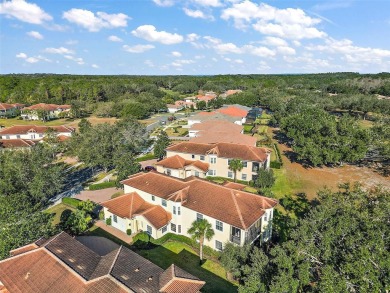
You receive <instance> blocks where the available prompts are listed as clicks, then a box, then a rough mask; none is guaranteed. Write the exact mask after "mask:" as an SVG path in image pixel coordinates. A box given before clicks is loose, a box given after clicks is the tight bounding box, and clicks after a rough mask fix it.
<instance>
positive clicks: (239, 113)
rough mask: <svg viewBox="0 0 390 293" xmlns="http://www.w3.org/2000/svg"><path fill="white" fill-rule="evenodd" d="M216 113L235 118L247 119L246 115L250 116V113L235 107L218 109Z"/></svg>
mask: <svg viewBox="0 0 390 293" xmlns="http://www.w3.org/2000/svg"><path fill="white" fill-rule="evenodd" d="M216 112H219V113H222V114H225V115H229V116H233V117H246V115H248V111H246V110H244V109H240V108H238V107H235V106H229V107H226V108H221V109H217V110H216Z"/></svg>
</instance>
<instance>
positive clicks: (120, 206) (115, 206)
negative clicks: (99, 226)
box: [101, 192, 172, 229]
mask: <svg viewBox="0 0 390 293" xmlns="http://www.w3.org/2000/svg"><path fill="white" fill-rule="evenodd" d="M101 205H102V206H104V207H106V208H107V209H108V210H109V211H110V212H111V213H113V214H114V215H117V216H119V217H121V218H127V219H131V218H133V217H134V216H137V215H142V216H144V217H145V218H146V219H147V220H148V221H149V222H150V223H151V224H152V225H153V226H154V227H155V228H156V229H160V228H161V227H164V226H165V225H167V224H168V223H169V221H170V220H171V219H172V215H171V214H170V213H168V212H166V211H165V210H164V209H163V208H162V207H161V206H159V205H153V204H150V203H148V202H146V201H145V200H144V199H143V198H142V197H140V196H139V195H138V194H137V193H136V192H132V193H129V194H124V195H122V196H119V197H117V198H114V199H110V200H108V201H105V202H102V203H101Z"/></svg>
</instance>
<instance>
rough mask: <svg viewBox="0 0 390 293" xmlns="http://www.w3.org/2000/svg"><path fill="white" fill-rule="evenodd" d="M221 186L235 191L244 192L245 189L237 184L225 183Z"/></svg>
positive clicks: (242, 185)
mask: <svg viewBox="0 0 390 293" xmlns="http://www.w3.org/2000/svg"><path fill="white" fill-rule="evenodd" d="M223 186H225V187H228V188H231V189H236V190H244V188H245V187H246V185H245V184H241V183H237V182H226V183H224V184H223Z"/></svg>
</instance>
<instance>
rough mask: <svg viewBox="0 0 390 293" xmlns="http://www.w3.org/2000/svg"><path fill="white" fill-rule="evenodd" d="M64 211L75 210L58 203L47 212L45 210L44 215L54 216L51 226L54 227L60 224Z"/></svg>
mask: <svg viewBox="0 0 390 293" xmlns="http://www.w3.org/2000/svg"><path fill="white" fill-rule="evenodd" d="M65 210H71V211H75V210H76V209H75V208H74V207H72V206H69V205H66V204H63V203H60V204H57V205H55V206H53V207H51V208H48V209H47V210H45V213H49V214H54V218H53V222H52V225H53V226H56V225H57V224H59V223H60V219H61V214H62V212H63V211H65Z"/></svg>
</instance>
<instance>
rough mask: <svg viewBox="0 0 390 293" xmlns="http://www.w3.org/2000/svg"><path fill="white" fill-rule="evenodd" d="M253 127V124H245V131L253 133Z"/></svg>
mask: <svg viewBox="0 0 390 293" xmlns="http://www.w3.org/2000/svg"><path fill="white" fill-rule="evenodd" d="M252 128H253V125H252V124H250V125H244V133H251V130H252Z"/></svg>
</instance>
